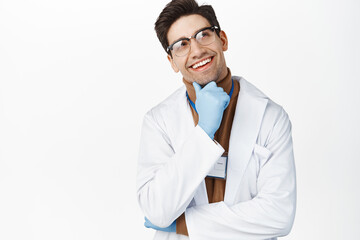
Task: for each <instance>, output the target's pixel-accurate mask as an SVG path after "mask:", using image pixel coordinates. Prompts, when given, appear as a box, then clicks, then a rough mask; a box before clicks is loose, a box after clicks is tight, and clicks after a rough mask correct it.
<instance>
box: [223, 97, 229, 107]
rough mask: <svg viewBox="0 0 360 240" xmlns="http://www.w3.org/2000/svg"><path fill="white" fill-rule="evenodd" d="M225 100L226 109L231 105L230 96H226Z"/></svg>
mask: <svg viewBox="0 0 360 240" xmlns="http://www.w3.org/2000/svg"><path fill="white" fill-rule="evenodd" d="M224 98H225V106H224V109H226V108H227V107H228V106H229V103H230V96H229V95H227V94H226V96H225V97H224Z"/></svg>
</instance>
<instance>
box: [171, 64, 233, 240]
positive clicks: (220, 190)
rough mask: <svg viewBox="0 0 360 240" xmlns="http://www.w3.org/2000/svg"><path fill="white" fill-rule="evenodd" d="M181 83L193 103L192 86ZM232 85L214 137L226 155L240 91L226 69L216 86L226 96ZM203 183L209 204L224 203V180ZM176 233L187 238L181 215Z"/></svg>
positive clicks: (196, 121)
mask: <svg viewBox="0 0 360 240" xmlns="http://www.w3.org/2000/svg"><path fill="white" fill-rule="evenodd" d="M183 82H184V84H185V86H186V90H187V92H188V94H189V98H190V99H191V101H193V102H194V103H195V101H196V93H195V89H194V87H193V85H192V84H191V83H189V82H187V81H186V80H183ZM232 83H234V90H233V94H232V96H231V99H230V103H229V105H228V107H227V108H226V109H225V111H224V114H223V118H222V121H221V124H220V127H219V129H218V130H217V131H216V133H215V137H214V139H215V140H216V141H217V142H218V143H219V144H220V145H221V146H222V147H223V148H224V149H225V152H226V153H227V152H228V150H229V139H230V132H231V126H232V123H233V119H234V114H235V109H236V104H237V97H238V95H239V91H240V84H239V82H238V81H233V82H232V80H231V72H230V69H228V74H227V75H226V77H225V78H224V79H222V80H220V81H217V82H216V84H217V86H218V87H222V88H223V89H224V91H225V92H227V93H228V94H229V93H230V90H231V87H232ZM191 113H192V116H193V119H194V124H195V125H197V124H198V121H199V116H198V114H197V112H196V111H195V110H194V109H193V108H192V107H191ZM205 183H206V190H207V195H208V199H209V203H214V202H221V201H224V195H225V185H226V180H224V179H218V178H209V177H206V178H205ZM176 233H177V234H182V235H187V236H188V232H187V227H186V222H185V215H184V214H182V215H181V216H180V217H179V218H178V219H177V220H176Z"/></svg>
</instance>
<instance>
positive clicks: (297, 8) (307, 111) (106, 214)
mask: <svg viewBox="0 0 360 240" xmlns="http://www.w3.org/2000/svg"><path fill="white" fill-rule="evenodd" d="M167 2H168V1H164V0H162V1H146V0H141V1H118V0H117V1H115V0H103V1H100V0H90V1H85V0H62V1H59V0H58V1H47V0H34V1H20V0H0V154H1V155H0V239H2V240H12V239H36V240H42V239H44V240H45V239H46V240H48V239H51V240H55V239H61V240H63V239H67V240H72V239H81V240H83V239H84V240H85V239H86V240H92V239H94V240H95V239H96V240H99V239H104V240H105V239H106V240H111V239H124V238H125V237H124V236H127V237H126V238H127V239H151V238H152V235H153V231H152V230H149V229H145V228H144V227H143V215H142V213H141V210H140V208H139V207H138V205H137V200H136V192H135V180H136V165H137V152H138V144H139V136H140V129H141V122H142V117H143V115H144V114H145V112H146V111H147V110H149V109H150V108H151V107H153V106H154V105H156V104H157V103H159V102H160V101H161V100H163V99H164V98H165V97H167V96H168V95H169V94H170V93H172V92H173V91H174V90H175V89H177V88H178V87H180V86H181V85H182V81H181V75H179V74H175V73H173V72H172V69H171V68H170V65H169V63H168V62H167V60H166V55H165V52H164V50H163V49H162V48H161V45H160V43H159V42H158V40H157V38H156V35H155V32H154V30H153V26H154V25H153V24H154V22H155V20H156V17H157V16H158V14H159V13H160V12H161V10H162V8H163V7H164V6H165V4H166V3H167ZM200 3H203V2H202V1H200ZM207 3H209V4H212V5H213V7H214V9H215V10H216V13H217V16H218V20H219V22H220V25H221V27H222V28H223V29H224V30H225V31H226V33H227V35H228V39H229V50H228V52H227V53H226V59H227V63H228V66H229V67H230V69H231V70H232V73H233V74H235V75H241V76H243V77H244V78H246V79H247V80H248V81H250V82H252V83H253V84H255V85H256V86H257V87H259V88H260V89H261V90H262V91H263V92H264V93H265V94H267V95H269V96H270V97H271V98H272V99H273V100H274V101H276V102H278V103H279V104H281V105H282V106H283V107H284V108H285V109H286V111H287V112H288V113H289V116H290V118H291V121H292V124H293V139H294V151H295V157H296V166H297V180H298V206H297V215H296V219H295V223H294V227H293V230H292V232H291V234H290V235H288V236H287V237H285V238H283V239H288V240H290V239H307V240H310V239H360V228H359V226H360V204H359V202H360V195H359V190H358V189H359V183H360V174H359V171H358V169H359V167H360V164H359V163H360V157H359V155H360V141H359V133H360V129H359V122H360V115H359V104H360V94H359V93H360V84H359V80H360V45H359V43H360V17H359V16H360V2H359V1H356V0H330V1H329V0H328V1H325V0H323V1H321V0H304V1H295V0H277V1H268V0H262V1H260V0H257V1H235V0H232V1H221V3H220V1H215V0H212V1H210V0H208V1H207Z"/></svg>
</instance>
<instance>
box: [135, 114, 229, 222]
mask: <svg viewBox="0 0 360 240" xmlns="http://www.w3.org/2000/svg"><path fill="white" fill-rule="evenodd" d="M159 121H160V120H158V119H157V118H156V116H155V115H154V113H153V112H149V113H148V114H147V115H146V116H145V118H144V122H143V127H142V134H141V141H140V154H139V161H138V175H137V196H138V201H139V204H140V207H141V208H142V210H143V212H144V215H145V216H146V217H147V218H148V219H149V220H150V222H151V223H153V224H154V225H156V226H158V227H167V226H169V225H170V224H171V223H172V222H173V221H174V220H175V219H176V218H177V217H179V216H180V215H181V214H182V213H183V212H184V211H185V209H186V207H187V206H188V205H189V203H190V201H191V200H192V198H193V196H194V194H195V191H196V189H197V188H198V186H199V184H200V183H201V182H202V181H203V180H204V178H205V176H206V175H207V173H208V172H209V170H210V169H211V167H212V166H213V164H214V163H215V162H216V160H217V159H218V158H219V157H220V156H221V154H222V153H223V151H224V150H223V148H222V147H221V146H220V145H219V144H217V143H215V142H214V141H213V140H211V139H210V138H209V136H208V135H207V134H206V133H205V132H204V131H203V130H202V128H200V127H199V126H197V127H195V128H194V129H193V131H192V132H191V133H190V135H189V136H187V138H186V139H185V140H184V142H183V144H182V146H181V148H180V149H178V150H177V152H175V151H174V149H173V148H172V146H171V142H170V140H169V138H168V136H167V134H166V132H165V131H164V130H163V128H162V127H161V124H159Z"/></svg>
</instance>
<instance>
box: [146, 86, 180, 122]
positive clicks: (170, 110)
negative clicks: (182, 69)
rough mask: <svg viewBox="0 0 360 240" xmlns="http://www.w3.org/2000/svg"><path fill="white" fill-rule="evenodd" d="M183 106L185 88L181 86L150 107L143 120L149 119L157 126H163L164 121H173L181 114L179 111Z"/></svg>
mask: <svg viewBox="0 0 360 240" xmlns="http://www.w3.org/2000/svg"><path fill="white" fill-rule="evenodd" d="M184 106H185V107H186V88H185V86H182V87H180V88H178V89H177V90H176V91H175V92H173V93H172V94H171V95H170V96H168V97H167V98H166V99H164V100H163V101H161V102H160V103H159V104H157V105H156V106H154V107H152V108H151V109H150V110H149V111H148V112H147V113H146V114H145V119H151V120H153V121H155V122H156V123H157V124H159V125H164V124H165V123H164V122H165V121H166V119H168V118H172V119H174V118H176V115H179V114H181V113H180V112H179V110H180V111H181V110H183V108H184Z"/></svg>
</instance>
